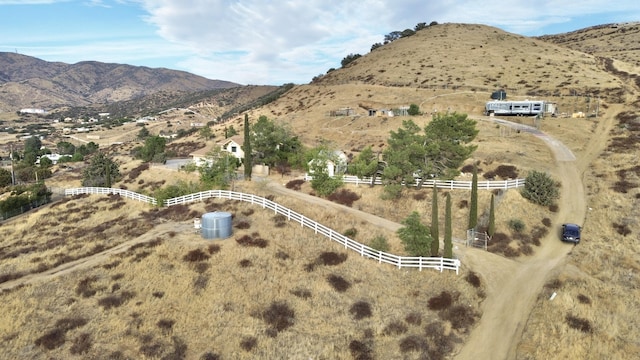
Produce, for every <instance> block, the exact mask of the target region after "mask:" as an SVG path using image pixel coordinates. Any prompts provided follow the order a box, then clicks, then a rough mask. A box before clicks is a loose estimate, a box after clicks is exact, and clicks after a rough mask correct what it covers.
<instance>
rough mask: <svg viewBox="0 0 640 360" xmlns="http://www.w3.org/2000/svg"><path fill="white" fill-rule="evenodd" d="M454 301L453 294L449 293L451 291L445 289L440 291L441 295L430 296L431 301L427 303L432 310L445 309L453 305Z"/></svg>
mask: <svg viewBox="0 0 640 360" xmlns="http://www.w3.org/2000/svg"><path fill="white" fill-rule="evenodd" d="M452 302H453V297H452V296H451V294H449V292H447V291H443V292H441V293H440V295H436V296H433V297H432V298H430V299H429V302H428V303H427V304H428V305H427V307H428V308H429V309H430V310H443V309H446V308H448V307H449V306H451V303H452Z"/></svg>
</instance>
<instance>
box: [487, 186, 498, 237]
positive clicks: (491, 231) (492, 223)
mask: <svg viewBox="0 0 640 360" xmlns="http://www.w3.org/2000/svg"><path fill="white" fill-rule="evenodd" d="M494 203H495V199H494V196H493V194H491V206H490V207H489V226H488V228H487V234H488V235H489V237H493V234H495V233H496V214H495V204H494Z"/></svg>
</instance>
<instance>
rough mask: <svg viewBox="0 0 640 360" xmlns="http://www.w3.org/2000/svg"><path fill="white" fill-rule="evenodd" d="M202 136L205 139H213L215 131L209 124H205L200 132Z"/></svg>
mask: <svg viewBox="0 0 640 360" xmlns="http://www.w3.org/2000/svg"><path fill="white" fill-rule="evenodd" d="M198 134H199V135H200V137H201V138H203V139H204V140H205V141H208V140H211V139H212V138H213V131H212V130H211V128H210V127H209V126H205V127H203V128H202V129H200V131H199V132H198Z"/></svg>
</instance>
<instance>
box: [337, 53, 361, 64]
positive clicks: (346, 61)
mask: <svg viewBox="0 0 640 360" xmlns="http://www.w3.org/2000/svg"><path fill="white" fill-rule="evenodd" d="M361 57H362V55H360V54H349V55H347V56H345V57H344V58H343V59H342V61H341V62H340V64H341V65H342V67H346V66H347V65H349V64H351V63H352V62H354V61H355V60H357V59H359V58H361Z"/></svg>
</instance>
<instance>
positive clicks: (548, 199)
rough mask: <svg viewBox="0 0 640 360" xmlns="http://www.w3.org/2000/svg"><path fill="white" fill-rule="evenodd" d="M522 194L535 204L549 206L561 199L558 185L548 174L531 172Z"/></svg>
mask: <svg viewBox="0 0 640 360" xmlns="http://www.w3.org/2000/svg"><path fill="white" fill-rule="evenodd" d="M520 194H522V196H523V197H524V198H525V199H527V200H529V201H531V202H532V203H534V204H538V205H542V206H549V205H551V204H553V203H554V201H555V200H556V199H558V198H559V197H560V192H559V190H558V184H557V183H556V182H555V181H554V180H553V179H552V178H551V176H549V175H548V174H547V173H544V172H540V171H535V170H533V171H531V172H530V173H529V174H528V175H527V178H526V179H525V184H524V188H523V189H522V190H521V192H520Z"/></svg>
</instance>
